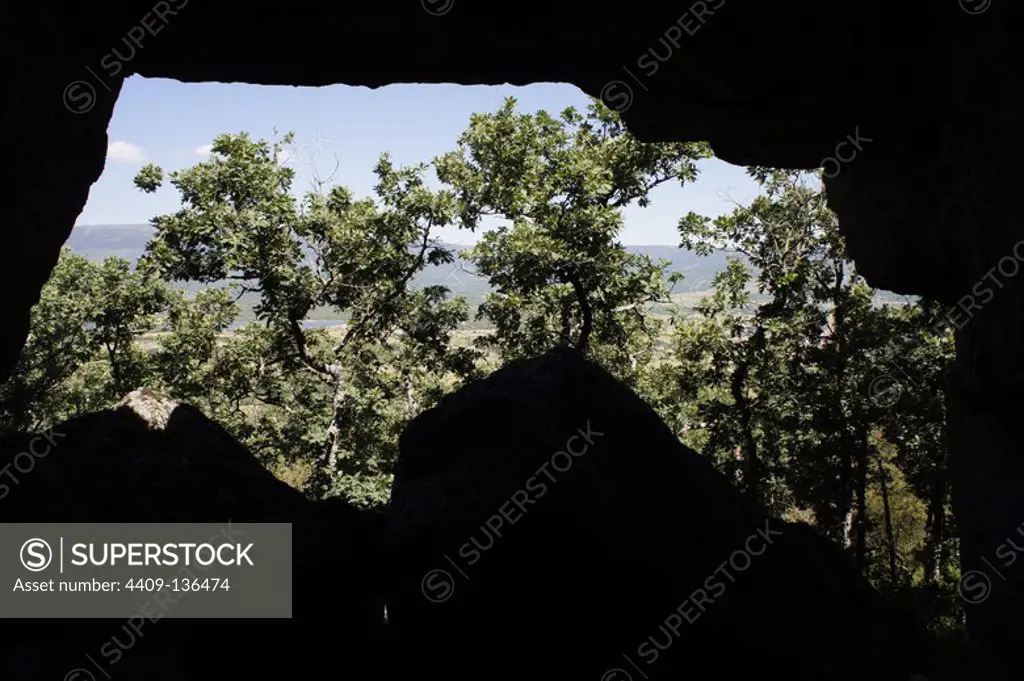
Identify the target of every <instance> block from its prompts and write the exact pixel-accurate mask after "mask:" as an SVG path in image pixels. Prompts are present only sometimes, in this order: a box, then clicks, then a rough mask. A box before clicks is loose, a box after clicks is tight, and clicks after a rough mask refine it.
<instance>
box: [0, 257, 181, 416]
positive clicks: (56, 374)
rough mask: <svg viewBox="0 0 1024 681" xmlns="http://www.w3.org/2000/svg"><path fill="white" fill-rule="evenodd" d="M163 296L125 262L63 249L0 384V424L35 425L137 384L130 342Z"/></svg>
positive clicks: (159, 286) (150, 321)
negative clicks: (25, 336) (25, 337)
mask: <svg viewBox="0 0 1024 681" xmlns="http://www.w3.org/2000/svg"><path fill="white" fill-rule="evenodd" d="M169 301H170V291H169V290H168V288H167V286H166V285H165V284H164V283H163V282H161V281H159V280H158V279H157V278H155V277H153V276H151V275H150V274H148V273H145V272H141V271H139V270H137V269H134V268H132V267H131V264H130V263H129V262H128V261H127V260H124V259H122V258H107V259H106V260H105V261H103V262H102V263H94V262H92V261H90V260H88V259H87V258H84V257H82V256H80V255H76V254H74V253H73V252H71V251H70V250H69V249H66V248H65V249H64V250H63V251H62V252H61V256H60V259H59V260H58V262H57V265H56V267H55V268H54V271H53V273H52V274H51V275H50V279H49V280H48V282H47V284H46V286H44V288H43V291H42V293H41V295H40V300H39V303H37V304H36V306H35V307H34V308H33V310H32V318H31V326H30V330H29V337H28V340H27V342H26V345H25V348H24V350H23V351H22V354H21V358H20V360H19V363H18V365H17V367H16V368H15V370H14V373H13V375H12V376H11V378H10V380H9V381H7V383H5V384H3V385H2V386H0V428H2V429H3V430H8V431H13V430H37V429H39V428H42V427H44V426H46V425H52V424H53V423H56V422H58V421H61V420H64V419H67V418H70V417H72V416H76V415H79V414H82V413H85V412H88V411H92V410H96V409H102V408H104V407H107V406H109V405H110V404H111V403H113V402H115V401H116V400H118V399H120V398H121V397H123V396H124V395H125V394H127V393H128V392H130V391H131V390H133V389H135V388H137V387H139V386H140V385H142V384H144V383H145V382H146V381H147V380H148V376H149V375H150V371H151V366H150V363H149V358H148V357H147V355H146V354H145V353H144V352H142V351H140V349H139V347H138V345H137V343H136V340H137V339H138V338H139V336H141V335H142V334H144V333H147V332H149V331H150V330H152V329H153V328H154V326H155V325H156V324H157V323H158V321H159V316H160V315H161V314H162V313H163V312H165V311H166V309H167V306H168V304H169Z"/></svg>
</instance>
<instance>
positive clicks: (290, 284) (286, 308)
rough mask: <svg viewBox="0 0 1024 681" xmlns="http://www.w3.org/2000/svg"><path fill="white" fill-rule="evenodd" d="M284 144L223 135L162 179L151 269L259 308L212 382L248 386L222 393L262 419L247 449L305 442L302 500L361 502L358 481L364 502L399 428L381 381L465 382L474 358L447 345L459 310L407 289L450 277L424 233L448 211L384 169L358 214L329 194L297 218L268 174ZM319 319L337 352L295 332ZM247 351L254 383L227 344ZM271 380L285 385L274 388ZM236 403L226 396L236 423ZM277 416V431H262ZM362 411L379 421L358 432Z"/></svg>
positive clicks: (152, 175)
mask: <svg viewBox="0 0 1024 681" xmlns="http://www.w3.org/2000/svg"><path fill="white" fill-rule="evenodd" d="M290 141H291V135H288V136H285V138H283V139H282V140H280V141H279V142H277V143H274V144H271V143H269V142H267V141H263V140H261V141H253V140H251V139H250V138H249V137H248V135H246V134H238V135H221V136H219V137H218V138H217V139H216V140H215V141H214V144H213V149H212V152H213V153H212V155H211V157H210V159H209V160H207V161H203V162H201V163H199V164H197V165H196V166H194V167H192V168H189V169H186V170H182V171H178V172H175V173H172V174H170V182H171V184H172V185H173V186H174V187H175V188H176V189H177V190H178V192H179V193H180V195H181V199H182V207H181V209H180V210H178V211H177V212H175V213H173V214H170V215H163V216H158V217H156V218H154V219H153V224H154V226H155V227H156V234H155V236H154V238H153V240H152V241H151V243H150V244H149V246H148V249H147V255H146V267H147V268H149V269H151V270H153V271H157V272H159V273H160V274H161V275H162V276H163V277H165V278H167V279H168V280H171V281H193V282H202V283H207V284H220V285H224V284H225V283H227V284H230V285H232V286H233V287H235V288H236V289H238V290H239V291H240V293H255V294H258V296H259V302H258V304H257V306H256V308H255V313H256V315H257V318H258V320H259V323H260V324H261V325H263V326H264V327H265V332H262V333H260V332H255V331H251V332H249V333H248V334H245V335H243V336H241V337H240V338H239V339H237V341H235V343H236V344H234V347H233V348H232V349H231V351H230V352H228V353H226V355H225V358H224V361H222V362H221V363H219V364H218V365H217V368H216V369H215V371H225V370H228V368H229V367H230V366H233V367H234V370H235V371H236V372H239V370H240V369H241V372H240V374H241V376H244V377H240V375H239V373H235V374H229V375H232V376H233V377H232V378H228V379H223V380H227V382H228V383H230V384H231V385H232V386H233V387H234V389H235V390H238V389H240V388H242V387H243V386H247V387H248V390H249V391H250V392H248V394H247V395H245V396H244V397H245V398H248V399H252V400H256V401H257V402H260V403H261V411H260V416H258V417H257V423H260V424H262V428H260V429H259V430H261V434H260V435H253V436H252V437H256V438H257V439H260V438H262V440H263V444H267V443H268V442H275V441H276V440H277V438H276V436H275V433H296V432H297V431H303V432H305V433H307V435H306V436H305V437H304V438H301V439H300V443H301V445H303V446H304V447H308V450H307V451H305V452H303V454H304V455H306V456H309V457H314V458H315V459H316V461H317V462H318V466H317V476H316V477H315V479H314V480H313V481H312V487H311V491H313V492H315V493H317V494H325V493H333V492H338V491H346V490H347V489H350V488H352V487H353V485H355V486H356V487H359V488H360V489H363V488H365V485H364V484H363V483H367V481H368V480H369V481H370V482H369V483H367V484H370V485H371V487H373V489H375V490H376V492H374V493H368V494H369V496H371V497H372V496H373V495H374V494H376V495H377V497H379V496H380V493H381V489H382V487H381V485H382V484H384V483H385V482H386V476H387V475H388V474H389V473H390V467H391V464H392V463H393V461H394V458H395V456H396V447H397V436H396V433H397V429H398V427H399V426H398V415H397V413H396V414H395V415H394V416H392V415H391V414H390V412H389V410H388V409H386V408H384V406H383V403H384V402H388V401H389V400H395V399H399V396H398V394H397V389H396V388H395V386H394V385H393V378H392V377H390V376H389V375H388V369H389V367H390V368H397V370H398V372H399V373H400V374H402V375H403V376H416V375H417V372H416V371H414V367H416V366H419V364H417V363H422V362H430V364H429V366H431V367H433V368H434V369H435V370H436V371H437V372H441V373H445V372H448V374H450V375H451V376H452V377H453V379H452V380H454V381H457V380H459V379H461V378H462V377H464V376H468V375H471V374H472V373H473V369H474V362H473V360H474V357H475V356H474V355H473V354H472V353H471V352H469V351H468V350H466V349H460V348H455V347H452V346H451V344H450V342H449V341H450V336H451V333H452V331H453V329H454V328H456V327H457V326H458V324H459V323H461V322H462V321H464V319H465V317H466V315H467V310H466V305H465V302H464V301H462V300H450V299H448V297H447V295H446V293H447V291H446V290H445V289H442V288H439V287H438V288H435V289H432V290H427V291H414V290H412V289H411V288H410V282H411V280H412V279H413V277H415V276H416V275H417V274H418V273H419V272H420V271H422V270H423V269H424V268H425V267H426V266H428V265H438V264H444V263H450V262H452V260H453V256H452V254H451V252H450V251H449V250H448V249H446V248H444V247H443V246H442V245H441V244H439V243H437V242H436V240H435V238H434V231H435V230H436V228H438V227H440V226H442V225H445V224H448V223H450V222H451V221H452V220H453V219H454V216H455V211H456V208H457V202H456V200H455V197H454V196H452V195H451V193H449V192H444V191H433V190H431V189H429V188H428V187H427V186H426V184H425V181H424V175H425V171H426V166H423V165H420V166H414V167H409V168H396V167H394V166H393V164H392V163H391V161H390V160H389V158H388V156H387V155H384V156H382V157H381V159H380V161H379V162H378V163H377V166H376V168H375V169H374V170H375V173H376V176H377V185H376V187H375V194H376V196H375V197H373V198H367V199H361V200H357V199H355V198H354V197H353V195H352V193H351V192H350V191H349V190H347V189H345V188H344V187H333V188H331V189H330V190H328V191H324V190H323V188H321V189H320V190H319V191H315V192H310V193H308V194H307V195H306V196H305V197H304V198H303V199H302V200H301V202H300V200H299V199H297V198H296V197H295V196H294V195H293V194H292V193H291V184H292V181H293V179H294V171H293V170H292V169H291V168H287V167H283V166H281V165H280V164H279V163H278V162H277V159H278V154H279V152H280V150H281V149H282V148H283V147H284V146H285V145H287V144H289V143H290ZM162 179H163V172H162V171H161V170H160V169H159V168H156V167H154V166H149V167H147V168H145V169H143V171H142V172H141V173H140V174H139V175H138V176H137V178H136V184H137V186H138V187H139V188H140V189H142V190H144V191H154V190H155V189H156V187H157V186H159V183H160V182H161V181H162ZM323 307H328V308H332V309H334V310H336V311H339V312H340V313H342V314H343V315H344V316H345V318H346V319H347V320H348V321H347V324H346V326H345V328H344V330H343V332H342V333H341V334H340V336H338V335H335V334H332V333H331V332H330V331H328V330H325V329H308V328H305V326H304V324H303V322H304V320H305V319H306V318H307V316H308V315H309V313H310V312H311V311H312V310H314V309H318V308H323ZM246 342H248V343H252V344H255V346H254V347H258V348H259V352H260V353H261V357H262V363H261V364H260V363H257V366H262V369H261V370H260V371H256V372H254V371H252V367H251V366H247V367H245V368H242V367H240V366H239V362H238V358H239V357H240V356H244V355H245V354H246V350H245V349H244V348H240V347H238V345H237V343H246ZM229 357H231V358H234V359H233V360H229V359H228V358H229ZM231 362H234V363H233V364H232V363H231ZM241 364H245V362H244V361H243V362H242V363H241ZM268 367H273V368H272V369H268ZM276 372H284V373H285V374H287V375H289V376H291V377H292V378H291V380H293V381H294V385H291V386H288V387H285V386H283V385H282V382H281V381H280V380H277V379H279V378H280V374H279V373H276ZM274 376H276V377H277V379H275V378H273V377H274ZM409 380H412V379H409ZM405 387H406V386H403V390H402V393H403V396H404V393H405ZM264 389H265V390H264ZM412 389H413V390H414V392H415V391H416V390H418V389H419V386H413V388H412ZM242 399H243V396H242V395H241V394H239V393H235V394H233V395H231V397H230V401H233V402H234V403H235V405H236V411H237V410H239V409H241V400H242ZM275 402H276V403H277V405H276V406H277V407H278V409H279V411H280V412H281V414H283V416H281V418H280V419H277V420H274V419H268V418H267V414H266V411H267V409H270V408H271V407H272V406H274V403H275ZM418 406H419V407H422V406H427V405H418ZM368 409H369V410H371V411H372V412H373V414H374V418H365V415H366V413H365V412H366V410H368ZM401 414H402V418H405V417H407V416H408V414H407V412H406V411H402V412H401ZM270 421H274V422H273V423H271V422H270ZM279 444H280V445H283V443H279ZM291 444H292V446H294V444H295V443H294V442H293V443H291ZM382 480H383V481H384V482H382ZM339 485H341V487H339ZM342 488H344V489H342ZM365 496H366V495H364V497H365ZM377 500H379V499H377Z"/></svg>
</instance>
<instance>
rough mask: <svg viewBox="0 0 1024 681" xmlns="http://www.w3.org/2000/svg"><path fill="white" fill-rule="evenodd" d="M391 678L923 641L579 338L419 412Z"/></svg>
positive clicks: (854, 655)
mask: <svg viewBox="0 0 1024 681" xmlns="http://www.w3.org/2000/svg"><path fill="white" fill-rule="evenodd" d="M384 544H385V555H386V562H387V564H388V566H389V582H388V599H387V603H388V615H389V626H390V634H391V635H392V636H393V637H394V643H395V645H396V646H397V647H398V649H400V650H401V651H402V652H403V661H404V662H403V668H402V670H401V676H402V677H403V678H414V675H415V677H416V678H419V677H425V678H444V679H448V680H449V681H451V680H462V679H467V680H468V679H487V680H488V681H503V680H505V679H508V680H509V681H511V680H512V679H524V678H534V677H540V678H553V679H560V680H561V681H570V680H575V679H579V680H581V681H642V680H646V679H651V680H653V679H689V678H693V679H704V678H708V679H710V678H727V679H731V678H736V679H742V678H769V679H780V680H781V679H785V680H786V681H854V680H857V681H862V680H863V679H871V680H872V681H910V680H911V679H912V678H914V676H915V675H918V674H920V675H923V676H924V677H927V676H928V675H930V673H931V672H930V670H929V669H928V662H927V660H926V659H925V657H926V656H925V654H924V653H922V652H921V651H922V650H923V641H922V640H921V639H920V638H919V637H918V635H917V633H916V632H915V631H913V629H912V628H911V627H910V626H909V625H908V624H905V623H904V622H902V621H901V620H900V618H899V617H898V615H897V613H895V612H894V611H892V610H891V609H890V608H888V607H887V605H886V603H885V602H884V601H883V599H882V598H881V597H880V596H879V594H878V593H877V592H875V591H874V590H873V589H872V588H871V586H870V585H869V584H868V583H867V582H866V581H865V580H864V579H863V578H862V577H861V576H860V575H859V574H858V573H857V572H856V570H854V569H853V568H852V566H851V565H850V564H849V563H848V561H847V559H846V558H845V557H844V556H843V555H842V553H841V552H840V551H838V550H837V549H835V548H834V547H833V546H832V545H831V544H830V543H829V542H828V541H827V540H825V539H824V538H822V537H820V536H819V535H817V533H816V532H815V531H814V530H813V529H811V528H810V527H808V526H806V525H800V524H791V523H786V522H783V521H781V520H778V519H775V518H771V517H769V516H768V515H767V514H766V512H765V511H764V509H762V508H759V507H758V506H756V505H755V504H753V503H751V502H749V501H748V500H747V499H746V498H744V497H743V496H741V495H740V494H739V493H738V491H737V490H735V489H734V488H733V487H732V486H731V485H730V483H729V482H728V481H727V480H726V479H725V478H724V477H723V476H722V475H720V474H719V473H718V472H717V471H715V470H714V468H713V467H712V466H711V465H710V463H709V462H708V461H707V460H705V459H703V458H702V457H701V456H700V455H698V454H697V453H695V452H694V451H692V450H690V449H688V448H687V447H685V446H683V445H682V444H681V443H680V442H679V441H678V439H677V438H676V437H675V436H674V435H673V434H672V432H670V430H669V429H668V428H667V427H666V426H665V425H664V423H663V422H661V420H660V419H659V418H658V416H657V415H656V414H655V413H654V412H653V411H652V410H651V409H650V408H649V407H648V406H647V405H646V404H645V403H644V402H643V401H642V400H641V399H640V398H639V397H638V396H637V395H636V394H635V393H633V392H632V391H631V390H630V389H629V388H628V387H626V386H624V385H622V384H621V383H619V382H618V381H616V380H615V379H614V378H613V377H611V376H610V375H609V374H608V373H606V372H605V371H603V370H602V369H601V368H599V367H598V366H596V365H595V364H593V363H591V362H589V361H587V360H585V359H584V358H582V357H581V356H580V355H579V354H577V353H575V352H574V351H571V350H555V351H552V352H550V353H548V354H546V355H544V356H542V357H540V358H537V359H532V360H527V361H520V362H517V363H514V364H511V365H509V366H508V367H506V368H504V369H502V370H500V371H498V372H496V373H494V374H492V375H491V376H490V377H488V378H487V379H485V380H482V381H479V382H476V383H473V384H470V385H468V386H466V387H464V388H463V389H462V390H460V391H458V392H457V393H455V394H453V395H451V396H449V397H447V398H445V399H444V400H442V402H441V403H440V404H439V405H438V406H437V407H435V408H434V409H432V410H429V411H427V412H425V413H424V414H422V415H421V416H420V417H419V418H417V419H416V420H415V421H413V422H412V423H411V424H410V425H409V427H408V428H407V429H406V431H405V433H404V434H403V437H402V441H401V455H400V459H399V461H398V464H397V467H396V477H395V483H394V489H393V494H392V498H391V502H390V507H389V519H388V524H387V529H386V531H385V539H384Z"/></svg>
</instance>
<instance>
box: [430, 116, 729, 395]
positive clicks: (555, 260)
mask: <svg viewBox="0 0 1024 681" xmlns="http://www.w3.org/2000/svg"><path fill="white" fill-rule="evenodd" d="M708 156H710V151H709V149H708V147H707V145H705V144H699V143H694V144H645V143H642V142H639V141H638V140H637V139H636V138H634V137H633V136H632V135H631V134H630V133H629V132H628V131H627V130H626V129H625V127H624V126H623V124H622V122H621V120H620V119H619V118H618V116H617V115H616V114H614V113H613V112H611V111H610V110H608V109H607V108H606V107H605V106H603V105H602V104H601V103H600V102H597V101H594V102H593V103H592V104H591V105H590V106H589V108H588V109H587V111H586V112H585V113H580V112H578V111H577V110H575V109H573V108H567V109H565V110H564V111H563V112H562V113H561V114H560V116H558V117H557V118H556V117H553V116H551V115H549V114H548V113H547V112H545V111H538V112H537V113H534V114H524V113H520V112H519V111H518V110H517V108H516V101H515V100H514V99H512V98H509V99H507V100H506V101H505V103H504V104H503V105H502V107H501V108H500V109H499V110H498V111H497V112H495V113H492V114H477V115H474V116H473V117H472V118H471V120H470V124H469V129H468V130H467V131H466V132H465V133H464V134H463V135H462V136H461V137H460V138H459V142H458V149H457V150H456V151H454V152H452V153H450V154H447V155H445V156H443V157H441V158H439V159H438V160H437V161H436V165H437V170H438V177H439V178H440V179H441V181H442V182H444V183H446V184H447V185H448V186H450V187H451V188H452V189H453V191H454V193H455V195H456V196H457V197H458V198H459V211H458V217H459V224H460V226H462V227H464V228H466V229H470V230H476V229H477V228H479V227H480V226H481V223H482V221H483V220H484V219H485V218H492V219H498V221H499V222H498V223H497V225H496V226H494V228H493V229H492V230H490V231H487V232H486V233H485V234H483V236H482V238H481V240H480V241H479V243H478V244H477V245H476V246H475V247H474V248H473V249H471V250H470V251H469V252H467V253H466V254H464V257H466V258H467V259H468V260H469V261H470V262H472V263H473V264H474V265H475V267H476V268H477V270H478V272H479V274H481V275H483V276H485V277H487V278H488V279H489V280H490V282H491V285H492V286H493V287H494V288H495V289H496V290H497V292H496V293H494V294H491V295H489V296H487V298H486V300H485V301H484V303H483V304H482V305H481V306H480V308H479V311H478V316H479V317H480V318H482V319H486V320H488V321H489V322H491V323H492V324H493V325H494V327H495V330H494V332H493V333H491V334H489V335H488V336H487V337H485V338H484V339H482V341H481V342H482V344H483V345H485V346H489V347H493V348H496V349H497V350H498V352H499V355H500V357H501V358H502V359H503V360H509V359H513V358H517V357H522V356H530V355H535V354H537V353H539V352H542V351H544V350H546V349H548V348H550V347H552V346H554V345H575V344H578V343H579V341H580V340H581V339H582V338H587V339H588V341H589V342H588V344H587V349H588V351H589V353H590V354H591V356H592V357H593V358H594V359H596V360H597V361H599V362H600V363H602V364H603V365H604V366H605V367H606V368H608V369H610V370H611V371H613V372H614V373H616V374H617V375H619V377H620V378H623V379H625V380H627V381H632V380H633V377H634V375H635V373H636V372H637V370H638V368H639V367H640V366H641V365H642V364H644V363H646V362H647V361H649V360H650V359H651V357H652V353H653V349H654V344H655V340H656V338H657V336H658V333H659V329H660V325H659V323H658V321H657V320H655V319H653V318H651V317H650V316H649V315H648V314H647V312H648V309H647V308H648V307H649V306H651V305H652V304H654V303H657V302H667V301H668V295H669V291H670V286H671V283H672V282H673V281H674V279H668V280H667V278H666V276H665V266H664V263H655V262H652V261H651V260H650V259H649V258H647V257H644V256H640V255H635V254H631V253H629V252H628V251H626V249H625V248H624V247H623V246H622V244H621V243H620V242H619V241H618V236H619V233H620V232H621V230H622V227H623V220H622V209H623V208H624V207H625V206H627V205H630V204H632V203H634V202H635V203H637V204H638V205H640V206H646V205H648V203H649V202H650V192H651V191H652V190H653V189H654V188H655V187H657V186H659V185H662V184H665V183H670V182H673V183H676V184H678V185H682V184H684V183H686V182H690V181H692V180H694V179H695V177H696V175H697V167H696V162H697V161H698V160H700V159H702V158H706V157H708ZM676 279H677V278H676Z"/></svg>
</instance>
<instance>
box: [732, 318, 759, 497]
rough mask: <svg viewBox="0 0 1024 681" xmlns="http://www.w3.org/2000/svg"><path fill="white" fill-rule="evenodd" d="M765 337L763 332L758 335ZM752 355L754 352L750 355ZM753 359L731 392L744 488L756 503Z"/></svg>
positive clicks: (737, 375)
mask: <svg viewBox="0 0 1024 681" xmlns="http://www.w3.org/2000/svg"><path fill="white" fill-rule="evenodd" d="M756 335H759V336H762V337H763V335H764V334H763V331H762V330H761V329H758V331H757V334H756ZM750 354H751V355H752V354H753V352H751V353H750ZM751 361H752V357H751V356H750V355H748V356H747V357H745V358H744V359H743V361H742V362H740V364H739V365H738V366H737V367H736V369H735V371H733V374H732V383H731V386H730V391H731V393H732V399H733V401H734V402H735V403H736V408H737V409H739V417H740V431H741V433H742V437H743V445H742V448H743V449H742V451H743V487H744V492H745V493H746V494H747V495H748V496H750V497H751V498H752V499H754V500H755V501H760V500H761V462H760V460H759V458H758V452H757V440H756V439H755V438H754V426H753V422H754V414H753V409H752V408H751V405H750V399H749V398H748V397H747V376H748V375H749V373H750V364H751Z"/></svg>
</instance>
